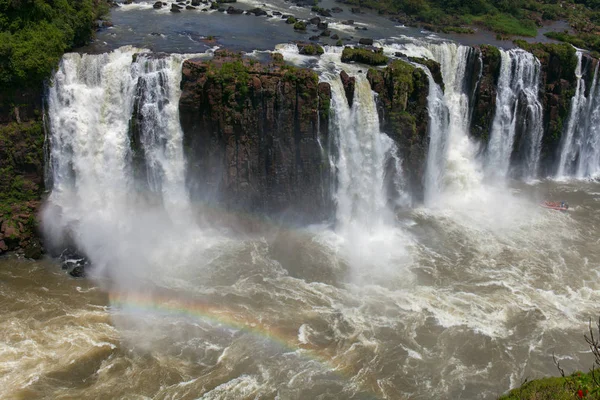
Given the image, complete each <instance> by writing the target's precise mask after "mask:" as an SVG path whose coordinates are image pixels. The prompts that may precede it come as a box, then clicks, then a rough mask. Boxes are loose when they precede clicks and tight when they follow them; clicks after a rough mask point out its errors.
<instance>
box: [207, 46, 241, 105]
mask: <svg viewBox="0 0 600 400" xmlns="http://www.w3.org/2000/svg"><path fill="white" fill-rule="evenodd" d="M207 75H208V77H209V78H211V79H212V80H213V81H214V82H216V83H217V84H220V85H222V86H223V88H224V91H223V93H224V95H225V96H226V97H229V96H232V95H235V94H237V95H240V96H241V97H245V96H246V95H247V94H248V92H249V91H250V88H249V87H248V81H249V80H250V67H249V66H248V65H246V64H245V63H244V60H242V58H241V56H240V55H236V57H235V59H234V60H233V61H226V62H223V63H219V64H218V65H216V64H215V63H214V62H209V63H208V71H207Z"/></svg>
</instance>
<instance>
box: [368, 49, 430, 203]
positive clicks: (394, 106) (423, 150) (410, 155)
mask: <svg viewBox="0 0 600 400" xmlns="http://www.w3.org/2000/svg"><path fill="white" fill-rule="evenodd" d="M367 78H368V79H369V82H370V83H371V87H372V89H373V90H374V91H375V92H377V93H378V95H379V96H378V98H379V102H380V104H379V114H380V121H381V127H382V130H383V131H384V132H385V133H386V134H387V135H388V136H390V137H391V138H392V139H393V140H394V141H395V142H396V143H397V144H398V147H399V150H400V154H402V158H403V159H402V162H403V165H402V167H403V169H404V174H405V176H406V177H407V184H408V186H409V187H408V190H409V191H410V192H411V193H413V196H414V200H416V201H422V199H423V177H424V173H425V165H426V159H427V150H428V146H429V136H428V125H429V114H428V112H427V95H428V92H429V80H428V78H427V75H426V73H425V72H424V71H423V70H421V69H419V68H417V67H415V66H414V65H412V64H409V63H407V62H404V61H401V60H396V61H393V62H391V63H390V64H389V65H388V66H387V67H386V68H385V69H383V70H379V69H370V70H369V72H368V73H367Z"/></svg>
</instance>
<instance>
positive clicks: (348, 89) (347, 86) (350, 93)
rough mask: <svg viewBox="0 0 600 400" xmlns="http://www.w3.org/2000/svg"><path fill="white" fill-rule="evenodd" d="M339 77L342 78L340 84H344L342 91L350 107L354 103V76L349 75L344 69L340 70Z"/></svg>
mask: <svg viewBox="0 0 600 400" xmlns="http://www.w3.org/2000/svg"><path fill="white" fill-rule="evenodd" d="M340 78H341V79H342V85H344V93H345V94H346V100H348V105H349V106H350V107H352V104H353V103H354V89H355V87H356V78H355V77H350V76H349V75H348V74H347V73H346V71H342V72H340Z"/></svg>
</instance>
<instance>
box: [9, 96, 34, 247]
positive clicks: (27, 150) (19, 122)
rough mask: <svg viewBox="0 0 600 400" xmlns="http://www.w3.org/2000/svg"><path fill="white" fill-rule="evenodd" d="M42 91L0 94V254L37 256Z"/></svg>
mask: <svg viewBox="0 0 600 400" xmlns="http://www.w3.org/2000/svg"><path fill="white" fill-rule="evenodd" d="M41 103H42V91H41V90H18V91H13V92H9V91H6V92H3V93H0V254H2V253H3V252H6V251H19V252H21V253H25V255H26V256H27V257H28V258H39V257H40V256H41V251H42V246H41V243H40V240H39V235H38V225H39V223H38V218H37V214H38V210H39V207H40V204H41V201H40V200H41V195H42V192H43V190H44V147H43V146H44V130H43V124H42V106H41Z"/></svg>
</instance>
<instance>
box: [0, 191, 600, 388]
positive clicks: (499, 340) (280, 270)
mask: <svg viewBox="0 0 600 400" xmlns="http://www.w3.org/2000/svg"><path fill="white" fill-rule="evenodd" d="M545 198H550V199H556V200H565V201H567V202H569V203H570V205H571V209H570V211H569V212H567V213H560V212H555V211H550V210H546V209H542V208H541V207H539V206H538V205H537V202H538V201H540V200H541V199H545ZM222 213H223V214H222V216H223V217H224V216H225V214H226V213H224V212H222ZM211 214H212V215H215V211H214V210H213V211H212V212H211ZM217 219H219V220H223V219H224V218H217ZM229 219H230V220H233V219H237V220H239V221H244V225H245V226H246V227H249V226H250V227H252V229H237V230H235V231H234V230H232V229H230V228H228V229H225V228H224V227H222V226H221V227H219V226H218V224H217V225H215V224H214V223H213V224H208V223H207V222H198V223H197V231H196V233H195V234H193V235H192V236H191V237H188V238H187V240H180V242H179V243H177V240H179V239H180V238H173V239H172V238H169V237H164V238H163V240H164V242H163V246H161V249H162V250H160V251H162V252H163V253H161V256H160V257H158V253H153V254H152V255H153V256H156V257H154V259H160V260H162V261H161V263H162V264H161V265H147V266H146V267H147V270H146V272H145V273H144V274H142V275H140V276H139V277H138V276H136V273H137V272H139V271H138V270H137V269H136V268H133V267H128V266H127V265H125V264H124V265H123V266H122V269H123V271H122V273H121V274H120V275H118V274H117V275H115V274H114V273H113V274H112V275H110V276H108V275H105V276H103V273H102V272H101V271H102V268H98V269H97V270H95V271H96V272H95V273H93V274H92V277H90V278H87V279H74V278H70V277H69V276H68V275H67V274H65V273H64V272H63V271H61V269H60V267H59V265H57V264H56V263H55V262H54V261H52V260H44V261H39V262H33V261H29V260H22V259H16V258H12V257H10V258H3V259H1V260H0V314H1V315H2V318H1V319H0V343H1V345H0V398H6V399H34V398H35V399H39V398H47V399H88V398H89V399H96V398H156V399H167V398H169V399H171V398H177V399H195V398H203V399H308V398H314V399H404V398H406V399H431V398H441V399H459V398H463V399H475V398H478V399H481V398H486V399H493V398H496V397H497V396H498V395H500V394H501V393H503V392H505V391H506V390H508V389H509V388H511V387H514V386H517V385H519V384H520V383H521V382H522V381H523V380H524V379H525V378H529V379H532V378H536V377H541V376H545V375H557V372H558V371H557V369H556V367H555V366H554V364H553V361H552V355H553V354H555V355H556V357H557V358H558V359H560V360H561V364H562V365H563V366H564V367H565V368H566V369H567V371H572V370H575V369H587V368H589V367H590V366H591V365H592V361H593V358H592V356H591V354H590V353H589V351H588V349H587V348H586V345H585V343H584V341H583V338H582V334H583V333H584V332H585V330H586V328H587V322H588V320H589V319H590V318H592V319H595V318H596V317H597V316H598V303H599V301H600V283H599V279H598V276H599V274H600V250H599V246H598V242H599V241H600V236H599V234H598V232H599V230H598V229H599V226H600V184H598V183H594V182H588V181H572V182H546V181H545V182H540V183H536V184H532V185H526V184H520V183H519V184H513V185H512V186H511V187H508V188H504V189H503V188H496V189H494V188H486V189H482V190H480V191H479V192H478V193H474V192H473V193H470V195H469V196H461V197H460V198H455V199H448V200H447V204H446V205H445V206H444V207H441V208H416V209H412V210H406V211H402V212H400V213H398V214H397V215H396V222H395V223H393V224H388V226H390V231H388V232H369V233H365V237H367V238H368V240H367V239H364V238H363V240H362V242H361V243H362V247H361V248H359V249H355V250H354V251H347V249H346V248H345V246H344V243H343V240H348V239H347V238H343V237H341V236H340V235H337V234H336V233H335V232H334V231H332V230H331V229H330V228H328V227H326V226H312V227H308V228H302V229H297V228H291V227H288V228H286V227H281V226H276V225H273V224H270V223H267V222H266V221H263V220H260V219H258V218H254V217H252V216H251V215H244V216H235V217H231V216H230V218H229ZM238 225H241V224H238ZM250 231H251V232H250ZM132 241H134V239H133V238H132ZM172 241H174V243H171V242H172ZM344 249H346V250H344ZM107 251H110V249H109V250H107ZM157 251H158V249H157ZM361 253H362V257H361ZM399 254H400V256H399ZM135 257H136V256H135V255H134V254H132V256H131V259H130V260H129V262H130V263H131V265H132V266H133V265H137V264H143V262H142V263H141V262H140V260H139V259H135ZM165 260H170V261H168V262H165ZM98 271H100V272H98ZM115 276H119V279H120V282H116V281H114V279H115ZM128 277H129V279H128Z"/></svg>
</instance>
